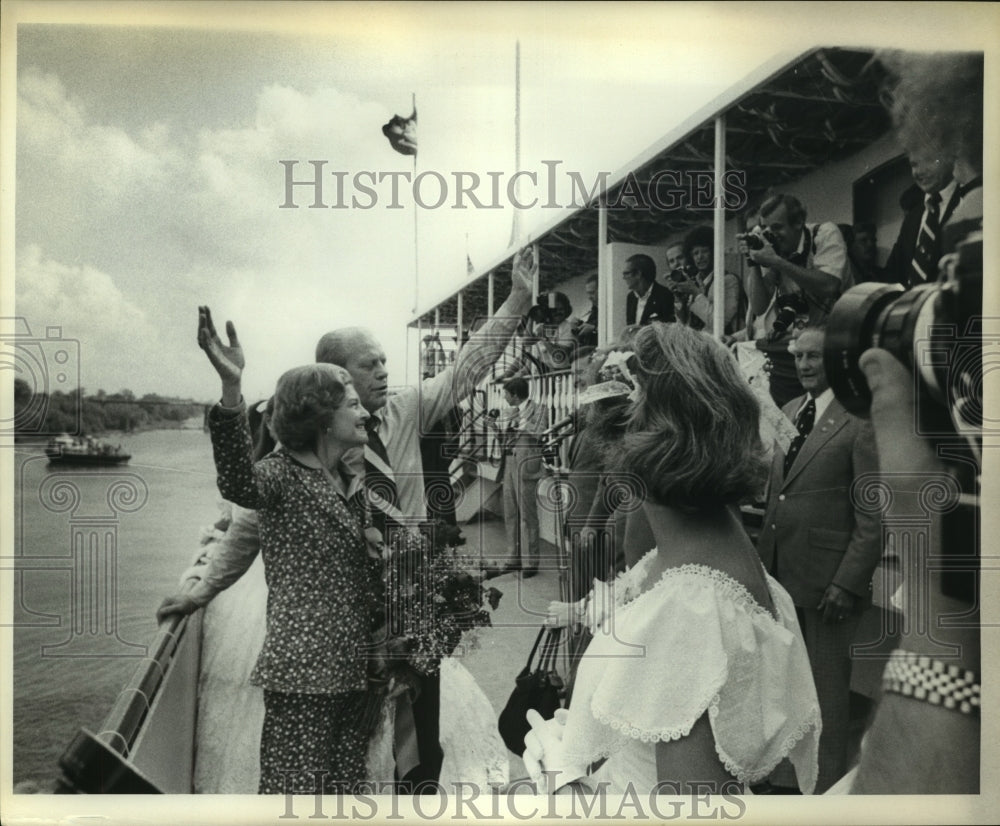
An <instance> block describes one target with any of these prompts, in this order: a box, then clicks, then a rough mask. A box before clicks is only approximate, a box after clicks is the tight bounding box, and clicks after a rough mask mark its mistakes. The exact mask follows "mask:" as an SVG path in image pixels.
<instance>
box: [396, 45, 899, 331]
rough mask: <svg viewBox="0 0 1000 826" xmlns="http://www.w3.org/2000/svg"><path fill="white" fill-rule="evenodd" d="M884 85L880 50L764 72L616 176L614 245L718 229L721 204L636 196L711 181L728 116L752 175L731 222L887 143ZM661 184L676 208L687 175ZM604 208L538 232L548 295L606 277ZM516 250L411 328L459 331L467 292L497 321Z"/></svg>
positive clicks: (826, 52)
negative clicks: (772, 194)
mask: <svg viewBox="0 0 1000 826" xmlns="http://www.w3.org/2000/svg"><path fill="white" fill-rule="evenodd" d="M884 78H885V73H884V70H883V69H882V67H881V64H880V63H879V62H878V61H877V59H876V57H875V54H874V52H873V51H871V50H861V49H844V48H824V49H814V50H810V51H808V52H806V53H803V54H800V55H798V56H797V57H794V58H792V59H791V60H789V59H788V58H787V57H786V58H781V59H778V60H776V61H774V62H772V63H771V64H767V65H765V66H763V67H761V68H760V69H759V70H758V71H756V72H754V73H752V74H751V75H749V76H748V77H747V78H744V80H743V81H742V82H741V83H740V84H738V85H736V86H734V87H733V88H732V89H730V90H728V91H727V92H726V93H725V94H724V95H722V96H721V97H720V98H718V99H717V100H715V101H713V102H712V103H710V104H709V105H708V106H706V107H705V108H703V109H702V110H701V111H700V112H698V113H696V114H695V115H694V116H692V117H691V118H689V119H688V120H687V121H686V122H684V123H682V124H681V125H680V126H678V127H677V128H676V129H674V130H672V131H671V132H670V133H668V134H667V135H666V136H665V137H664V138H663V139H662V140H661V141H659V142H657V143H656V144H654V145H653V146H652V147H651V148H650V149H649V150H647V151H646V152H645V153H643V154H642V155H640V156H639V157H638V158H636V159H635V160H633V161H632V162H631V163H630V164H628V165H627V166H625V167H623V168H622V169H621V170H620V171H619V172H617V173H616V174H614V175H613V176H611V177H609V178H608V188H607V198H606V203H608V204H610V205H620V206H625V207H626V208H616V209H608V211H607V215H608V238H607V240H608V242H628V243H635V244H660V243H663V242H665V241H666V240H667V239H668V238H671V237H674V236H677V235H678V234H680V233H683V232H684V231H686V230H687V229H690V228H691V227H692V226H694V225H696V224H706V223H711V222H712V219H713V209H712V208H711V207H708V208H702V209H696V208H693V207H692V206H691V205H689V206H687V207H675V208H671V209H664V208H662V207H661V206H656V205H649V206H645V205H636V201H635V199H634V198H630V197H629V196H628V194H627V193H628V191H629V189H630V188H631V187H634V185H635V183H638V185H639V187H640V189H641V190H642V191H644V192H648V189H647V188H648V187H649V185H650V182H651V181H652V180H653V179H654V176H656V175H657V173H662V172H663V171H664V170H668V171H673V172H675V173H679V174H680V175H681V176H682V177H681V180H685V179H686V180H691V175H693V173H702V174H704V173H708V174H709V175H711V174H712V173H713V170H714V158H715V122H716V119H717V118H718V117H719V116H720V115H725V127H726V169H727V170H733V171H735V172H743V173H745V175H746V177H745V183H744V184H742V185H741V188H742V190H743V191H745V193H746V195H747V198H746V199H744V201H745V202H743V203H739V204H736V203H731V204H727V218H728V217H732V216H734V215H735V214H736V212H745V211H746V209H747V206H748V205H749V206H750V207H753V206H755V205H756V204H759V202H760V200H761V198H762V196H763V195H764V194H765V193H766V192H767V191H768V190H770V189H772V188H780V187H783V186H785V185H787V184H789V183H791V182H793V181H796V180H799V179H800V178H802V177H804V176H806V175H807V174H809V173H810V172H812V171H814V170H816V169H818V168H820V167H823V166H826V165H827V164H830V163H833V162H835V161H839V160H841V159H843V158H846V157H849V156H851V155H853V154H855V153H856V152H858V151H859V150H861V149H862V148H864V147H865V146H867V145H869V144H871V143H872V142H874V141H875V140H876V139H878V138H879V137H881V136H882V135H883V134H884V133H885V132H886V131H887V130H888V129H889V128H890V120H889V116H888V113H887V110H886V107H885V105H884V104H883V103H882V101H881V99H880V90H881V88H882V84H883V81H884ZM685 173H689V174H687V175H686V176H685ZM658 180H659V186H658V192H659V193H660V197H661V204H662V203H664V202H667V203H669V200H668V199H669V198H670V190H671V189H673V190H674V191H676V190H677V186H676V181H677V180H678V178H677V176H676V175H670V176H668V177H667V178H664V177H663V176H662V175H661V176H660V178H659V179H658ZM709 180H710V178H709ZM588 184H589V182H588ZM623 188H624V189H623ZM733 200H734V202H735V201H736V200H739V199H733ZM598 201H599V197H595V198H594V199H593V200H592V201H591V202H590V203H589V204H588V205H587V206H585V207H580V208H577V209H576V210H575V211H569V210H567V212H566V214H561V215H560V216H559V217H558V218H557V219H556V220H554V221H552V222H551V223H550V224H548V225H546V226H544V227H543V228H542V229H541V230H539V231H538V232H536V233H534V234H533V237H532V241H534V242H535V243H537V244H538V246H539V259H540V271H541V275H540V285H539V289H540V291H545V290H549V289H555V288H557V287H558V285H559V284H561V283H562V282H564V281H566V280H567V279H570V278H573V277H575V276H578V275H581V274H584V273H590V272H596V271H597V265H598V247H599V239H598V212H599V211H598V209H597V207H598V205H599V204H598ZM515 251H516V249H515V248H510V249H507V250H505V251H504V252H503V253H502V255H500V256H499V258H498V259H497V260H496V261H495V262H494V263H492V264H491V265H490V266H488V267H487V268H486V269H485V270H484V271H483V272H482V273H481V274H478V275H476V276H474V277H472V278H470V279H469V280H468V281H466V282H465V283H464V284H463V285H462V286H461V287H459V288H458V289H456V290H454V291H452V292H451V294H450V295H447V296H445V297H443V298H442V299H439V300H437V301H436V302H434V303H433V304H430V305H425V307H424V308H421V310H420V312H419V313H418V315H417V316H415V317H414V319H413V320H412V321H411V322H410V326H420V327H428V326H431V325H433V323H434V319H435V311H437V313H438V317H439V320H440V323H442V324H455V323H456V321H457V315H458V300H457V296H458V293H459V292H461V293H462V314H463V318H464V319H466V320H471V319H473V318H476V317H482V316H485V315H487V314H488V312H487V309H488V308H487V290H488V287H487V280H488V276H489V274H490V273H491V272H492V274H493V279H494V292H495V294H494V304H495V306H499V305H500V303H501V302H502V301H503V299H504V297H505V296H506V295H507V294H508V293H509V292H510V273H511V261H512V258H513V255H514V253H515Z"/></svg>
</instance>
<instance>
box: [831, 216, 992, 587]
mask: <svg viewBox="0 0 1000 826" xmlns="http://www.w3.org/2000/svg"><path fill="white" fill-rule="evenodd" d="M871 347H879V348H881V349H883V350H887V351H889V352H890V353H892V355H893V356H894V357H895V358H896V359H898V360H899V362H900V363H901V364H903V365H904V366H905V367H906V368H907V369H908V370H910V371H911V374H912V375H913V380H914V382H913V383H914V388H913V389H914V396H913V401H914V421H913V428H914V432H915V433H916V434H917V435H919V436H920V437H921V438H923V439H925V440H927V441H928V443H929V444H930V445H931V446H932V447H933V449H934V451H935V454H936V455H937V456H938V458H939V459H940V460H941V461H942V462H944V463H945V464H946V465H947V467H948V468H949V471H948V472H949V475H950V476H951V478H952V480H953V482H950V483H947V484H955V485H957V486H958V488H959V490H960V491H961V494H962V497H961V498H960V500H959V503H958V504H957V505H956V506H955V507H954V508H952V509H951V510H948V511H946V512H942V516H941V520H942V522H941V530H942V536H946V537H948V541H947V542H944V543H942V548H941V553H942V555H943V562H942V563H941V566H940V570H941V572H942V573H941V591H942V593H944V594H946V595H948V596H952V597H955V598H957V599H961V600H964V601H966V602H973V601H975V600H976V599H977V588H978V581H977V576H978V573H977V570H976V560H975V556H976V555H978V548H979V535H980V531H979V526H980V518H979V474H980V471H981V457H982V425H983V373H984V368H983V238H982V231H981V230H979V231H976V232H973V233H971V234H970V235H968V236H966V238H965V240H964V241H962V242H960V243H959V244H958V245H957V246H956V252H955V253H953V254H951V255H949V256H946V258H945V259H944V260H943V262H942V275H941V277H940V279H939V280H938V281H937V282H934V283H929V284H921V285H919V286H916V287H913V288H912V289H909V290H905V291H904V290H903V288H902V287H901V286H899V285H898V284H879V283H866V284H859V285H858V286H856V287H852V288H851V289H850V290H848V291H847V292H846V293H844V295H843V296H841V298H840V300H839V301H838V302H837V303H836V305H835V306H834V308H833V311H832V312H831V314H830V317H829V318H828V319H827V325H826V339H825V344H824V352H823V363H824V366H825V369H826V376H827V379H828V381H829V383H830V387H831V388H832V389H833V392H834V395H835V396H836V397H837V400H838V401H839V402H840V403H841V404H842V405H843V406H844V407H845V408H846V409H847V410H848V412H850V413H853V414H854V415H856V416H861V417H864V418H867V417H868V416H869V415H870V410H871V402H872V395H871V390H870V389H869V387H868V383H867V381H866V380H865V376H864V373H862V371H861V368H860V367H859V364H858V360H859V358H860V357H861V354H862V353H864V352H865V350H868V349H869V348H871ZM884 470H885V471H886V472H892V470H893V469H892V468H884ZM970 560H971V561H970Z"/></svg>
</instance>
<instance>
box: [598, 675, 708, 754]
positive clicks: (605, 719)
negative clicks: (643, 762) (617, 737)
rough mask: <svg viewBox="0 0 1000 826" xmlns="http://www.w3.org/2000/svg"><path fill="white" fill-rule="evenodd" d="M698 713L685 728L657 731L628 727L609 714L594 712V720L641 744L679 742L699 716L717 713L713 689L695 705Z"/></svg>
mask: <svg viewBox="0 0 1000 826" xmlns="http://www.w3.org/2000/svg"><path fill="white" fill-rule="evenodd" d="M697 708H698V712H697V716H695V717H694V718H693V719H692V720H691V724H690V725H687V726H681V727H680V728H674V729H670V728H665V729H660V730H659V731H649V730H648V729H644V728H639V727H638V726H630V725H629V724H628V723H627V722H626V721H625V720H623V719H621V718H620V717H613V716H612V715H610V714H601V713H597V712H594V719H595V720H597V721H598V722H599V723H601V724H602V725H605V726H608V727H609V728H611V729H613V730H614V731H617V732H618V733H619V734H621V735H623V736H624V737H627V738H628V739H630V740H639V741H641V742H643V743H661V742H666V741H669V740H680V739H681V738H682V737H687V736H688V735H689V734H690V733H691V728H692V727H693V726H694V724H695V723H696V722H698V720H699V719H700V718H701V715H702V714H704V713H705V710H706V709H707V710H708V713H709V715H710V716H713V717H714V716H715V715H716V714H718V713H719V694H718V691H716V690H715V689H714V688H713V689H712V691H711V696H710V697H709V698H708V699H705V700H701V701H699V702H698V704H697Z"/></svg>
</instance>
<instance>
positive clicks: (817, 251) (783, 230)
mask: <svg viewBox="0 0 1000 826" xmlns="http://www.w3.org/2000/svg"><path fill="white" fill-rule="evenodd" d="M737 239H738V241H739V246H740V252H741V253H743V255H745V256H746V257H747V263H748V264H749V265H750V275H749V285H748V286H749V293H750V308H751V309H752V310H753V312H754V315H757V316H765V317H768V316H771V315H773V313H774V312H775V311H776V302H777V298H778V296H781V295H787V294H789V293H796V294H798V295H800V296H801V297H802V298H803V299H804V300H805V303H806V305H807V307H808V309H809V323H810V324H821V323H822V322H823V320H824V319H825V318H826V317H827V316H828V315H829V314H830V310H831V308H832V307H833V305H834V303H835V302H836V300H837V299H838V298H839V297H840V294H841V293H842V292H843V291H844V290H845V289H847V288H848V287H850V286H851V283H850V282H851V268H850V261H849V260H848V257H847V245H846V244H845V243H844V237H843V235H842V234H841V232H840V229H839V228H838V227H837V225H836V224H835V223H833V222H832V221H827V222H824V223H821V224H807V223H806V209H805V207H804V206H803V205H802V203H801V202H800V201H799V199H798V198H796V197H795V196H794V195H787V194H784V193H778V194H775V195H772V196H770V197H769V198H767V200H765V201H764V203H763V204H761V207H760V225H759V226H758V227H755V228H754V229H753V230H751V231H750V232H747V233H744V234H742V235H740V236H738V237H737Z"/></svg>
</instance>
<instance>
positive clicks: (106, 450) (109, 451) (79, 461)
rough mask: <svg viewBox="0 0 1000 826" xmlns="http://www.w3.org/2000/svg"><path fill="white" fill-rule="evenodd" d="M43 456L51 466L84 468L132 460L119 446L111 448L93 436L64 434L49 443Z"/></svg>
mask: <svg viewBox="0 0 1000 826" xmlns="http://www.w3.org/2000/svg"><path fill="white" fill-rule="evenodd" d="M45 455H46V456H48V457H49V463H50V464H53V465H75V466H84V467H95V466H96V467H102V466H107V465H124V464H125V463H127V462H128V460H129V459H131V458H132V454H131V453H125V452H124V451H123V450H122V448H121V445H118V446H112V445H110V444H108V443H107V442H103V441H101V440H100V439H95V438H94V437H93V436H69V435H67V434H65V433H63V434H62V435H61V436H56V437H55V438H54V439H51V440H50V441H49V443H48V445H46V447H45Z"/></svg>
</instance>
